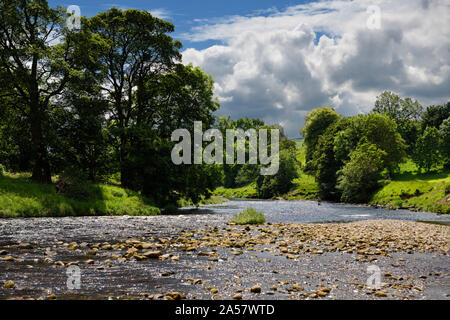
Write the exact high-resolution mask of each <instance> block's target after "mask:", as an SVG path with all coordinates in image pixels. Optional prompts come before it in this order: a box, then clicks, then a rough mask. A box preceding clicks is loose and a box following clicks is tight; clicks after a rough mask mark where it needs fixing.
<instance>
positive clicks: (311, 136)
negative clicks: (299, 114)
mask: <svg viewBox="0 0 450 320" xmlns="http://www.w3.org/2000/svg"><path fill="white" fill-rule="evenodd" d="M340 118H341V115H339V114H338V113H337V112H336V111H334V109H332V108H328V107H324V108H318V109H313V110H311V111H310V112H309V113H308V114H307V115H306V117H305V122H306V123H305V127H304V128H302V129H301V130H300V132H301V133H303V136H304V144H305V146H306V156H305V157H306V166H307V169H310V164H309V162H310V161H311V160H312V158H313V154H314V152H315V150H316V146H317V142H318V141H319V138H320V136H321V135H322V134H323V133H324V132H325V131H326V130H327V128H328V127H329V126H330V125H331V124H333V123H334V122H336V121H337V120H339V119H340Z"/></svg>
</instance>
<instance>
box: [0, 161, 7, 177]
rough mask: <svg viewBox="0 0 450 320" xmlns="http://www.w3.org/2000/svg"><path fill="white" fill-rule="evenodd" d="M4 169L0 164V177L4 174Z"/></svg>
mask: <svg viewBox="0 0 450 320" xmlns="http://www.w3.org/2000/svg"><path fill="white" fill-rule="evenodd" d="M5 171H6V170H5V167H4V166H3V165H2V164H1V163H0V177H1V176H3V175H4V174H5Z"/></svg>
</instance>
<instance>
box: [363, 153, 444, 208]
mask: <svg viewBox="0 0 450 320" xmlns="http://www.w3.org/2000/svg"><path fill="white" fill-rule="evenodd" d="M403 168H411V170H410V171H409V170H408V171H403V172H402V171H401V173H400V174H398V175H397V176H395V177H394V178H393V180H392V181H383V182H382V185H383V186H382V188H381V189H380V190H378V192H376V193H375V194H374V195H373V197H372V200H371V201H370V204H373V205H381V206H383V207H386V208H389V209H412V210H418V211H430V212H436V213H447V214H450V192H449V189H450V187H449V186H450V171H442V172H439V173H429V174H423V173H417V170H415V168H413V164H411V163H410V162H408V163H406V164H405V165H403Z"/></svg>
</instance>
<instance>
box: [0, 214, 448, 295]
mask: <svg viewBox="0 0 450 320" xmlns="http://www.w3.org/2000/svg"><path fill="white" fill-rule="evenodd" d="M229 218H230V216H229V215H220V214H217V215H208V214H205V215H184V216H155V217H66V218H41V219H13V220H0V253H1V256H0V274H1V275H2V278H1V283H0V284H1V285H2V288H0V298H1V299H28V298H31V299H168V300H171V299H180V298H186V299H208V300H209V299H233V298H234V299H280V300H285V299H450V297H449V295H450V292H449V290H448V289H449V287H450V260H449V255H448V251H449V246H448V244H449V240H450V227H447V226H438V225H430V224H423V223H417V222H409V221H360V222H353V223H347V224H285V223H275V224H271V223H266V224H264V225H260V226H236V225H230V224H228V223H227V222H228V221H229ZM75 265H76V266H78V267H79V268H80V274H81V286H80V289H75V290H69V289H68V288H67V287H66V283H67V274H66V272H67V268H68V267H69V266H75ZM369 266H376V267H377V268H379V270H380V277H381V283H380V287H379V288H378V289H376V288H375V289H371V288H369V287H368V286H367V279H368V277H369V276H370V274H368V273H367V268H368V267H369ZM8 281H10V282H8ZM6 282H8V283H9V285H11V287H10V288H4V287H3V285H4V284H5V283H6ZM7 286H8V285H7Z"/></svg>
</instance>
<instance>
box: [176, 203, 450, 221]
mask: <svg viewBox="0 0 450 320" xmlns="http://www.w3.org/2000/svg"><path fill="white" fill-rule="evenodd" d="M248 207H253V208H255V209H256V210H257V211H259V212H262V213H264V215H265V216H266V220H267V222H272V223H279V222H284V223H321V222H351V221H359V220H376V219H390V220H412V221H422V222H424V221H428V222H436V223H440V224H449V225H450V215H438V214H435V213H430V212H414V211H410V210H386V209H380V208H373V207H368V206H359V205H348V204H337V203H327V202H322V203H321V205H320V206H319V205H318V204H317V202H316V201H286V200H232V201H230V202H226V203H224V204H219V205H208V206H202V207H200V209H198V210H194V209H192V208H185V209H183V210H182V211H183V213H186V214H189V213H195V214H224V215H225V214H230V215H232V214H236V213H239V212H241V211H243V210H245V209H246V208H248Z"/></svg>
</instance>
